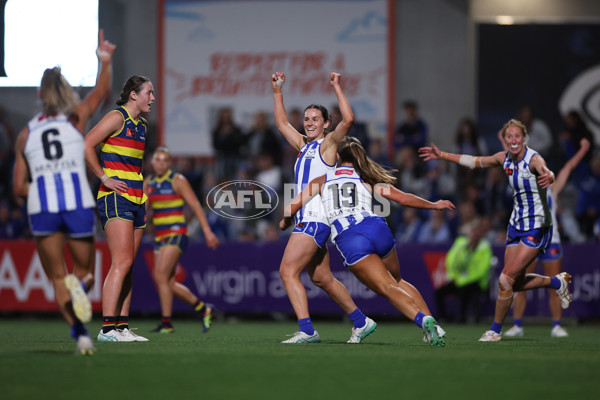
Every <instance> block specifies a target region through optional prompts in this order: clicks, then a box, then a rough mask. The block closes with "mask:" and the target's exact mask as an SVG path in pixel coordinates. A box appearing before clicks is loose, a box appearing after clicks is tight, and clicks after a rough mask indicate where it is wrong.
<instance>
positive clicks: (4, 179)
mask: <svg viewBox="0 0 600 400" xmlns="http://www.w3.org/2000/svg"><path fill="white" fill-rule="evenodd" d="M5 116H6V115H5V113H4V108H3V107H2V106H0V198H2V197H4V196H5V195H6V194H7V193H8V192H9V191H10V177H11V170H12V165H13V161H14V158H15V152H14V134H13V130H12V128H11V127H10V125H8V123H7V122H6V119H5Z"/></svg>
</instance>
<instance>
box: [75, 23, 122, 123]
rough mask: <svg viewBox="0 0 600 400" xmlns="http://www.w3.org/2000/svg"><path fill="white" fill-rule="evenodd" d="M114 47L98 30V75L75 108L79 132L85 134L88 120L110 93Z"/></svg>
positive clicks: (101, 31) (101, 30)
mask: <svg viewBox="0 0 600 400" xmlns="http://www.w3.org/2000/svg"><path fill="white" fill-rule="evenodd" d="M116 47H117V46H116V45H114V44H113V43H111V42H109V41H108V40H104V30H103V29H100V32H99V33H98V48H97V49H96V55H97V56H98V61H100V73H99V74H98V78H97V79H96V86H95V87H94V88H93V89H92V91H91V92H90V93H89V94H88V95H87V96H86V97H85V99H84V100H83V101H82V102H81V103H80V104H79V106H78V107H77V110H76V113H77V117H78V121H77V124H76V127H77V129H79V131H80V132H83V133H85V130H86V124H87V121H88V119H89V118H90V116H91V115H92V114H93V113H94V112H96V110H97V109H98V107H99V106H100V104H101V103H102V100H104V98H105V97H106V95H108V93H109V92H110V81H111V78H112V56H113V53H114V52H115V49H116Z"/></svg>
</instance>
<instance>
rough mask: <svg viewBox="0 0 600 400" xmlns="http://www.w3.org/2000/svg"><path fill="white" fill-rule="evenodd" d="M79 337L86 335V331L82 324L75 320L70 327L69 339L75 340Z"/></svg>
mask: <svg viewBox="0 0 600 400" xmlns="http://www.w3.org/2000/svg"><path fill="white" fill-rule="evenodd" d="M81 335H88V331H87V329H85V325H83V322H81V321H79V320H77V321H75V323H74V324H73V325H71V337H72V338H73V339H77V338H79V336H81Z"/></svg>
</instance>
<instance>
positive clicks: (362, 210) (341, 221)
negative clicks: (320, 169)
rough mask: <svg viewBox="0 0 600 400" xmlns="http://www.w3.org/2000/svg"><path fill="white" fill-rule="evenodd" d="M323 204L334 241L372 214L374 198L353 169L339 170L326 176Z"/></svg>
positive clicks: (322, 192) (373, 214)
mask: <svg viewBox="0 0 600 400" xmlns="http://www.w3.org/2000/svg"><path fill="white" fill-rule="evenodd" d="M321 202H322V204H323V207H324V208H325V215H326V216H327V220H328V223H329V225H330V226H331V240H334V239H335V237H336V236H337V235H339V234H340V233H341V232H342V231H344V230H346V229H348V228H349V227H351V226H354V225H356V224H358V223H360V222H361V221H363V220H364V219H365V218H370V217H377V215H375V213H374V212H373V195H372V194H371V192H370V191H369V189H367V187H366V186H365V184H364V183H363V181H362V180H361V179H360V176H358V174H357V173H356V171H355V170H354V168H353V167H340V168H337V169H336V170H335V171H331V172H328V173H327V178H326V180H325V184H324V185H323V188H322V189H321Z"/></svg>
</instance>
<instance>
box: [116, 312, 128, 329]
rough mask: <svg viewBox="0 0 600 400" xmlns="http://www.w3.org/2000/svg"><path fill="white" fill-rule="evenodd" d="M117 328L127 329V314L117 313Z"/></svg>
mask: <svg viewBox="0 0 600 400" xmlns="http://www.w3.org/2000/svg"><path fill="white" fill-rule="evenodd" d="M117 329H119V330H121V331H122V330H123V329H129V316H126V315H119V318H118V319H117Z"/></svg>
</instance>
